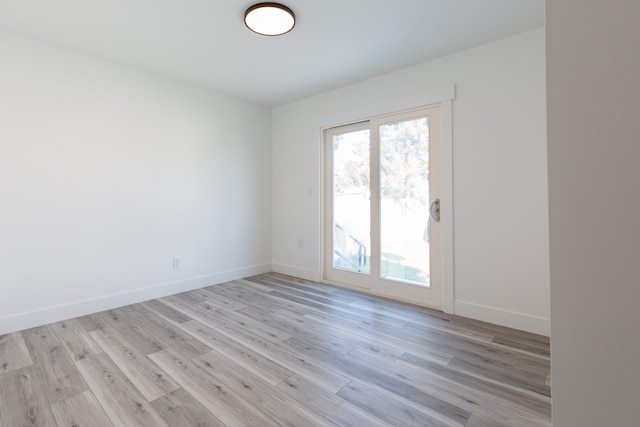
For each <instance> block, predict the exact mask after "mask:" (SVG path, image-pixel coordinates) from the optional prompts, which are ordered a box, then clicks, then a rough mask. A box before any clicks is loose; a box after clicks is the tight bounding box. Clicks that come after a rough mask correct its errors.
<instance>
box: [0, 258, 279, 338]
mask: <svg viewBox="0 0 640 427" xmlns="http://www.w3.org/2000/svg"><path fill="white" fill-rule="evenodd" d="M270 271H271V264H270V263H267V264H258V265H253V266H249V267H244V268H239V269H234V270H228V271H222V272H218V273H212V274H207V275H204V276H199V277H192V278H189V279H185V280H180V281H176V282H169V283H162V284H159V285H155V286H150V287H147V288H142V289H134V290H131V291H127V292H121V293H116V294H111V295H104V296H100V297H97V298H91V299H87V300H82V301H74V302H71V303H68V304H62V305H58V306H54V307H47V308H43V309H39V310H33V311H28V312H24V313H19V314H14V315H11V316H6V317H2V318H0V335H2V334H7V333H10V332H15V331H20V330H23V329H28V328H33V327H35V326H41V325H45V324H47V323H53V322H59V321H61V320H66V319H72V318H74V317H78V316H84V315H86V314H91V313H97V312H100V311H104V310H110V309H113V308H117V307H122V306H125V305H129V304H135V303H138V302H142V301H148V300H150V299H154V298H161V297H165V296H168V295H173V294H177V293H180V292H185V291H190V290H193V289H199V288H203V287H205V286H211V285H216V284H219V283H224V282H228V281H230V280H236V279H241V278H244V277H249V276H254V275H256V274H263V273H268V272H270Z"/></svg>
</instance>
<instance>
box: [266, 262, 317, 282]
mask: <svg viewBox="0 0 640 427" xmlns="http://www.w3.org/2000/svg"><path fill="white" fill-rule="evenodd" d="M271 269H272V271H273V272H274V273H280V274H286V275H287V276H293V277H299V278H300V279H304V280H309V281H311V282H317V281H318V278H317V277H316V274H315V273H314V271H313V270H312V269H310V268H302V267H297V266H295V265H288V264H280V263H277V262H274V263H272V264H271Z"/></svg>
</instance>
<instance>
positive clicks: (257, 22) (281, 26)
mask: <svg viewBox="0 0 640 427" xmlns="http://www.w3.org/2000/svg"><path fill="white" fill-rule="evenodd" d="M244 23H245V24H246V25H247V27H248V28H249V29H250V30H251V31H253V32H254V33H258V34H262V35H264V36H279V35H281V34H285V33H288V32H289V31H291V30H292V29H293V27H294V26H295V25H296V16H295V15H294V13H293V11H292V10H291V9H289V8H288V7H287V6H284V5H281V4H279V3H258V4H254V5H253V6H251V7H250V8H249V9H247V11H246V12H245V13H244Z"/></svg>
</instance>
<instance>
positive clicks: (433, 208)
mask: <svg viewBox="0 0 640 427" xmlns="http://www.w3.org/2000/svg"><path fill="white" fill-rule="evenodd" d="M429 215H431V218H433V220H434V221H436V222H440V199H435V200H434V201H433V202H431V205H429Z"/></svg>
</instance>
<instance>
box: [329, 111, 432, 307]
mask: <svg viewBox="0 0 640 427" xmlns="http://www.w3.org/2000/svg"><path fill="white" fill-rule="evenodd" d="M439 139H440V133H439V110H438V108H437V107H433V108H428V109H423V110H419V111H412V112H407V113H402V114H396V115H393V116H385V117H379V118H375V119H371V120H369V121H366V122H362V123H357V124H353V125H349V126H342V127H338V128H332V129H328V130H326V131H325V140H324V145H325V146H324V158H325V177H326V179H325V227H324V230H325V238H324V246H325V250H324V279H325V280H327V281H331V282H337V283H341V284H345V285H348V286H354V287H359V288H365V289H367V290H370V291H372V292H374V293H377V294H383V295H388V296H391V297H394V298H399V299H402V300H406V301H410V302H414V303H418V304H421V305H428V306H432V307H437V308H440V306H441V266H440V264H441V258H440V246H441V237H440V235H441V233H440V229H439V225H438V213H439V212H438V209H439V199H438V198H439V180H438V177H439V161H438V159H439Z"/></svg>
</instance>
